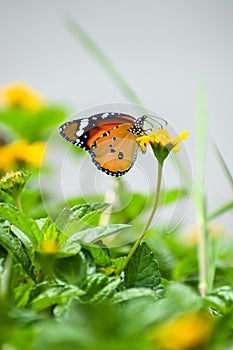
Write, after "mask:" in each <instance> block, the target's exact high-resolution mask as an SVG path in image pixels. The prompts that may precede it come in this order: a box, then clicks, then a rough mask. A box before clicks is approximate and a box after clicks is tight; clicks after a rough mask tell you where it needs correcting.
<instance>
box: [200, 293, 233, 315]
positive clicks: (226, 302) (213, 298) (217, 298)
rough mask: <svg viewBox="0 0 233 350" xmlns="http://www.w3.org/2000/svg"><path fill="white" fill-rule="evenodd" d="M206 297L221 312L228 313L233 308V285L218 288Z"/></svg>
mask: <svg viewBox="0 0 233 350" xmlns="http://www.w3.org/2000/svg"><path fill="white" fill-rule="evenodd" d="M205 299H206V300H207V301H208V303H209V304H210V305H211V307H212V308H213V309H217V311H218V312H219V313H220V314H227V313H229V311H230V310H231V311H232V310H233V288H232V287H231V286H221V287H219V288H216V289H215V290H214V291H213V292H212V293H210V294H208V295H207V296H206V298H205Z"/></svg>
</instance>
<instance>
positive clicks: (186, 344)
mask: <svg viewBox="0 0 233 350" xmlns="http://www.w3.org/2000/svg"><path fill="white" fill-rule="evenodd" d="M212 332H213V322H212V320H211V318H210V317H208V316H207V315H206V314H203V313H201V312H192V313H188V314H184V315H181V316H178V317H176V318H174V319H172V320H169V321H167V322H164V323H163V324H161V325H159V326H157V327H155V328H154V329H152V330H151V331H150V333H149V336H148V337H149V339H150V340H151V342H152V343H153V344H154V345H155V347H156V349H161V350H187V349H193V348H196V347H198V346H200V345H201V344H204V343H205V342H207V341H208V340H209V339H210V336H211V334H212Z"/></svg>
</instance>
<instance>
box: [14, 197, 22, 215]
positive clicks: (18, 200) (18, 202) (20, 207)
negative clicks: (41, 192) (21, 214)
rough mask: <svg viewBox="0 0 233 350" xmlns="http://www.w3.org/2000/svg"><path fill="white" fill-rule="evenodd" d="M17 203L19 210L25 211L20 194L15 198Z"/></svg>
mask: <svg viewBox="0 0 233 350" xmlns="http://www.w3.org/2000/svg"><path fill="white" fill-rule="evenodd" d="M15 203H16V207H17V208H18V209H19V211H23V209H22V205H21V200H20V196H17V197H16V198H15Z"/></svg>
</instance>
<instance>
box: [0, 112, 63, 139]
mask: <svg viewBox="0 0 233 350" xmlns="http://www.w3.org/2000/svg"><path fill="white" fill-rule="evenodd" d="M64 118H65V112H64V110H63V109H61V108H60V107H46V108H43V109H40V110H39V111H36V112H30V111H26V110H25V109H20V108H11V109H5V110H2V111H0V122H1V123H2V124H4V125H6V126H7V127H9V128H10V130H11V131H13V132H14V133H15V134H16V135H17V136H18V137H20V138H22V139H26V140H28V141H29V142H34V141H38V140H42V139H44V138H45V137H46V136H48V131H49V130H51V128H52V127H54V126H57V125H58V124H59V123H61V122H62V121H63V120H64ZM25 126H26V127H25Z"/></svg>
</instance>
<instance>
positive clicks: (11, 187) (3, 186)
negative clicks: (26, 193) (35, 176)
mask: <svg viewBox="0 0 233 350" xmlns="http://www.w3.org/2000/svg"><path fill="white" fill-rule="evenodd" d="M30 175H31V174H30V173H29V172H28V171H25V170H20V171H11V172H9V173H6V174H5V175H4V176H3V177H2V178H0V190H1V191H4V192H5V193H7V194H8V195H9V196H11V197H12V198H14V199H16V198H18V197H19V195H20V193H21V191H22V190H23V188H24V186H25V184H26V182H27V180H28V178H29V177H30Z"/></svg>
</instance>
